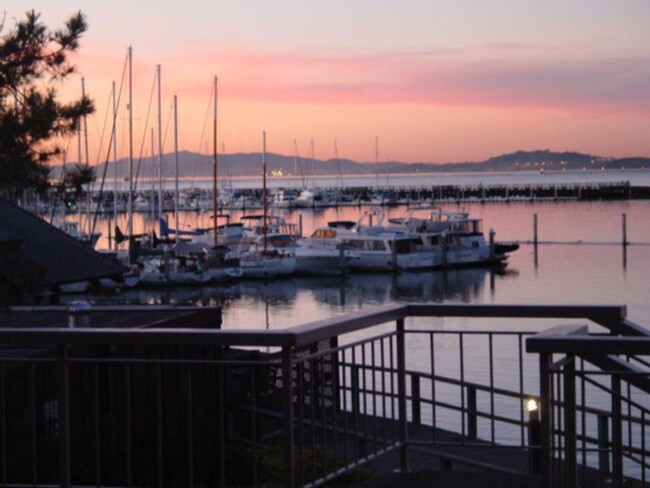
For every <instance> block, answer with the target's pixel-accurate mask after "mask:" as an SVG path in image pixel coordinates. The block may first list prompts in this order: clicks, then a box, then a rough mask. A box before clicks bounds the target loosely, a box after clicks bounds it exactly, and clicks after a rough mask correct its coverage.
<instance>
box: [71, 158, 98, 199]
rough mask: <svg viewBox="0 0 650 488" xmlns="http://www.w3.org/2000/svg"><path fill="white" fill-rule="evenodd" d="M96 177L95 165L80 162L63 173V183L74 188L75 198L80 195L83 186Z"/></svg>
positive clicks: (92, 181) (93, 180)
mask: <svg viewBox="0 0 650 488" xmlns="http://www.w3.org/2000/svg"><path fill="white" fill-rule="evenodd" d="M96 179H97V176H96V174H95V167H94V166H88V165H85V164H80V163H77V164H76V165H75V166H74V167H73V168H72V169H71V170H70V171H68V173H67V174H66V175H65V183H66V184H67V186H70V187H72V188H74V194H75V197H77V198H78V197H79V195H81V192H82V191H83V186H84V185H87V184H89V183H94V182H95V180H96Z"/></svg>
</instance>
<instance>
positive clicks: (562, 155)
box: [51, 149, 650, 179]
mask: <svg viewBox="0 0 650 488" xmlns="http://www.w3.org/2000/svg"><path fill="white" fill-rule="evenodd" d="M162 160H163V165H162V166H163V177H164V178H173V177H174V176H175V165H174V161H175V155H174V154H170V153H168V154H165V155H163V158H162ZM178 160H179V176H180V177H181V178H188V177H193V178H208V177H211V176H212V165H213V156H212V155H205V154H198V153H194V152H189V151H182V152H179V154H178ZM157 161H158V158H157V157H155V158H154V161H152V159H151V158H150V157H147V158H142V159H140V160H134V163H133V166H134V173H135V174H136V176H137V177H138V178H143V177H145V178H147V177H154V178H157V176H158V169H157V166H158V162H157ZM73 164H75V163H69V164H68V167H71V166H72V165H73ZM266 164H267V174H269V175H274V176H296V177H304V178H307V177H311V176H317V175H334V174H342V175H343V174H345V175H364V174H367V175H373V176H374V175H378V174H379V175H383V174H396V173H402V174H411V173H439V172H445V173H447V172H448V173H452V172H490V171H562V170H571V171H576V170H588V169H593V170H600V169H643V168H650V158H645V157H627V158H606V157H602V156H595V155H590V154H584V153H579V152H573V151H565V152H554V151H551V150H549V149H543V150H534V151H523V150H519V151H515V152H513V153H508V154H502V155H500V156H495V157H492V158H488V159H486V160H485V161H481V162H458V163H430V162H416V163H404V162H400V161H380V162H378V163H376V162H369V161H365V162H358V161H353V160H351V159H326V160H318V159H313V160H312V159H305V158H298V157H294V156H285V155H282V154H275V153H267V155H266ZM61 168H62V166H61V165H58V166H53V167H52V174H51V176H52V177H53V178H58V177H60V174H61ZM116 169H117V177H118V178H120V179H123V178H125V177H127V176H128V174H129V162H128V159H127V158H122V159H120V160H118V161H117V162H116V163H113V162H109V163H108V168H107V169H106V176H107V178H109V179H110V178H113V177H114V175H115V170H116ZM261 171H262V153H233V154H225V155H223V154H222V155H219V157H218V176H219V177H222V178H223V177H232V176H235V177H236V176H248V177H255V176H261ZM103 173H104V164H103V163H102V164H99V165H97V166H96V174H97V178H98V179H101V177H102V175H103Z"/></svg>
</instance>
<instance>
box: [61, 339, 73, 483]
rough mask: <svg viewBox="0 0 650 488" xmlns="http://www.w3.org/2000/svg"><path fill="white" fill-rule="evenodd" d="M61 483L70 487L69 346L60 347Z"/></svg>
mask: <svg viewBox="0 0 650 488" xmlns="http://www.w3.org/2000/svg"><path fill="white" fill-rule="evenodd" d="M58 369H59V424H60V431H59V482H60V483H61V487H63V488H65V487H69V486H70V404H69V401H70V377H69V372H68V346H66V345H61V346H59V357H58Z"/></svg>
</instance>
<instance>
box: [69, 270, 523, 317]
mask: <svg viewBox="0 0 650 488" xmlns="http://www.w3.org/2000/svg"><path fill="white" fill-rule="evenodd" d="M512 273H513V271H512V270H508V271H506V269H505V268H501V267H499V268H489V269H488V268H469V269H452V270H436V271H428V272H416V273H413V272H412V273H399V274H396V275H392V274H380V273H374V274H351V275H349V276H346V277H345V278H340V277H294V278H285V279H274V280H268V281H263V280H260V281H252V280H251V281H240V282H236V283H232V284H229V285H219V286H203V287H176V288H165V289H150V290H129V291H126V292H124V293H119V294H111V295H101V294H98V295H88V296H86V299H89V300H90V301H91V303H94V304H108V303H111V304H122V305H135V304H152V305H153V304H156V305H168V304H175V305H195V306H222V307H224V308H228V307H231V306H237V307H243V306H244V305H243V304H242V303H240V302H244V301H245V302H246V303H249V304H251V303H252V304H261V303H263V304H267V305H272V306H273V305H284V306H289V307H292V308H294V309H295V310H297V311H299V310H300V308H301V304H302V303H303V302H307V301H313V302H316V303H319V304H322V305H326V306H329V307H336V308H339V307H345V306H347V305H355V306H356V305H358V306H362V305H363V306H368V305H371V306H372V305H382V304H387V303H394V302H417V303H427V302H442V301H458V302H466V303H469V302H473V301H476V299H477V298H479V297H480V296H481V295H482V294H483V291H484V288H485V287H486V286H488V287H490V288H491V289H494V286H495V279H494V277H495V276H497V275H498V276H505V275H506V274H512ZM65 298H66V301H68V300H73V299H77V298H79V297H76V296H73V295H69V296H66V297H65ZM251 312H252V310H251Z"/></svg>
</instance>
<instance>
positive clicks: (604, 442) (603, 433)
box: [598, 415, 609, 473]
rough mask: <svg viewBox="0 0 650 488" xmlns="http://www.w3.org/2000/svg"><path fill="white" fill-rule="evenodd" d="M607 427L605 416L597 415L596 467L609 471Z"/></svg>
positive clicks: (604, 471) (605, 471)
mask: <svg viewBox="0 0 650 488" xmlns="http://www.w3.org/2000/svg"><path fill="white" fill-rule="evenodd" d="M608 449H609V427H608V425H607V416H605V415H599V416H598V469H599V470H600V471H602V472H603V473H609V451H608Z"/></svg>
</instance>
